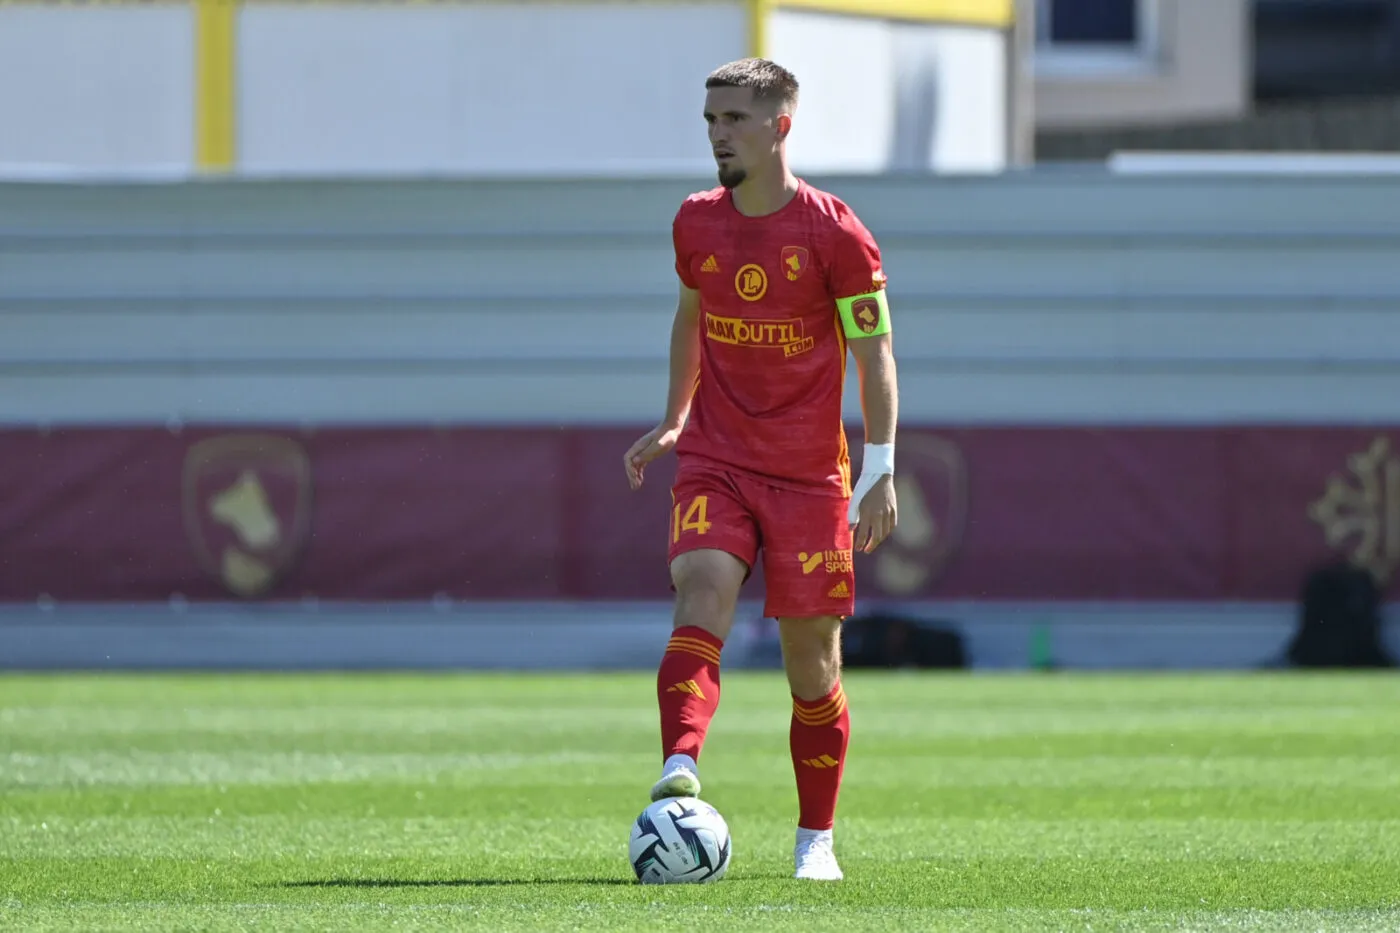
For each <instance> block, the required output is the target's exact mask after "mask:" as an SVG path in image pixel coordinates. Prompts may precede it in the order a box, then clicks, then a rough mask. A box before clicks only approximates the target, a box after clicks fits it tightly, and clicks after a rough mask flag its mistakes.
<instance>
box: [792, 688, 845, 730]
mask: <svg viewBox="0 0 1400 933" xmlns="http://www.w3.org/2000/svg"><path fill="white" fill-rule="evenodd" d="M845 711H846V694H845V692H844V691H842V690H841V688H840V687H837V688H836V695H835V696H833V697H831V698H830V699H827V700H823V701H821V702H820V703H819V704H818V705H817V706H804V705H802V701H801V700H798V699H796V698H794V699H793V701H792V715H793V718H795V719H796V720H797V721H798V722H800V723H802V724H803V725H807V726H829V725H831V724H832V723H834V722H835V721H836V720H838V719H840V718H841V714H842V713H844V712H845Z"/></svg>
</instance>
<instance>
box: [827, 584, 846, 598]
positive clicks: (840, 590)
mask: <svg viewBox="0 0 1400 933" xmlns="http://www.w3.org/2000/svg"><path fill="white" fill-rule="evenodd" d="M826 595H827V596H828V597H830V598H831V599H845V598H846V597H847V596H850V595H851V588H850V587H849V586H847V585H846V581H845V580H842V581H841V582H840V583H838V584H836V585H835V586H833V587H832V588H831V591H830V592H829V593H827V594H826Z"/></svg>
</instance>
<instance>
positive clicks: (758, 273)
mask: <svg viewBox="0 0 1400 933" xmlns="http://www.w3.org/2000/svg"><path fill="white" fill-rule="evenodd" d="M734 290H735V291H737V292H738V293H739V297H740V298H742V299H744V300H745V301H757V300H758V299H760V298H762V297H763V296H764V295H765V294H767V293H768V273H766V272H764V271H763V267H762V266H759V265H755V264H754V263H749V264H748V265H746V266H744V267H743V268H741V269H740V270H739V272H738V274H736V275H735V276H734Z"/></svg>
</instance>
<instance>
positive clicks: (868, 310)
mask: <svg viewBox="0 0 1400 933" xmlns="http://www.w3.org/2000/svg"><path fill="white" fill-rule="evenodd" d="M836 311H837V313H839V314H840V315H841V329H842V330H843V331H845V332H846V336H847V337H848V338H850V339H852V340H856V339H859V338H861V337H878V336H880V335H881V334H888V333H889V332H890V303H889V299H888V298H886V297H885V290H884V289H883V288H882V289H879V290H878V291H873V292H868V293H866V294H864V295H852V296H851V297H850V298H838V299H836Z"/></svg>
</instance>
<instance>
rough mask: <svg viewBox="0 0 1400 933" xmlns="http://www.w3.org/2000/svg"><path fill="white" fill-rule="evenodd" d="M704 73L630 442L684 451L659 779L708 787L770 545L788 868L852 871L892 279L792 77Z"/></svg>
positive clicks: (674, 531) (879, 511)
mask: <svg viewBox="0 0 1400 933" xmlns="http://www.w3.org/2000/svg"><path fill="white" fill-rule="evenodd" d="M705 87H706V97H705V121H706V122H707V123H708V124H709V137H710V145H711V148H712V150H713V153H714V158H715V161H716V162H717V164H718V168H719V182H720V186H719V187H717V188H715V189H713V190H711V191H705V192H701V193H697V194H692V195H691V196H690V197H688V198H687V199H686V200H685V202H684V203H683V204H682V205H681V207H680V209H679V211H678V212H677V214H676V217H675V221H674V223H673V226H672V234H673V240H674V246H675V256H676V272H677V275H678V276H679V277H680V299H679V302H678V305H677V309H676V316H675V321H674V323H673V325H672V331H671V371H670V390H669V394H668V396H667V401H666V414H665V417H664V418H663V419H662V420H661V423H660V424H658V425H657V426H656V427H655V428H653V429H652V430H651V431H649V432H647V433H646V434H645V435H644V436H642V437H641V438H640V439H639V440H638V441H637V442H636V443H635V444H633V445H632V447H631V449H629V450H628V451H627V453H626V455H625V457H624V466H625V469H626V472H627V477H628V481H629V483H630V484H631V487H632V488H633V489H637V488H639V487H640V486H641V485H642V482H643V475H644V472H645V468H646V465H647V464H648V463H650V462H651V461H652V460H655V459H656V458H657V457H659V456H661V455H663V454H665V453H667V452H668V451H671V450H674V451H675V453H676V456H677V474H676V479H675V483H674V485H673V487H672V490H671V495H672V501H673V509H672V511H671V514H670V516H669V518H670V524H669V528H668V535H667V539H668V541H669V554H668V560H669V562H670V571H671V582H672V588H673V589H674V591H675V593H676V604H675V617H674V628H673V632H672V635H671V639H670V642H669V643H668V644H667V646H666V651H665V654H664V655H663V657H662V659H661V664H660V670H659V671H658V675H657V701H658V704H659V706H660V713H661V740H662V757H663V759H664V763H663V765H662V774H661V779H660V780H659V781H657V782H656V785H655V786H654V787H653V788H652V791H651V795H652V799H653V800H659V799H663V798H666V797H678V796H698V795H699V793H700V778H699V767H698V764H697V762H698V761H699V758H700V750H701V746H702V745H703V744H704V741H705V734H706V731H707V730H708V728H709V725H710V721H711V719H712V718H713V717H714V715H715V711H716V709H717V708H718V706H719V697H720V689H719V687H720V676H719V675H720V652H721V649H722V647H723V645H724V641H725V639H726V638H727V637H728V635H729V632H730V629H731V627H732V626H733V623H734V610H735V604H736V603H737V601H738V598H739V591H740V588H741V586H742V585H743V583H744V581H745V580H747V579H748V577H749V575H750V573H751V571H752V568H753V567H754V565H755V562H756V561H757V560H758V558H759V554H760V551H761V552H762V558H763V572H764V576H765V579H766V582H767V593H766V598H765V605H764V614H765V615H766V616H770V617H773V618H776V619H777V620H778V628H779V632H780V638H781V642H782V652H783V666H784V668H785V670H786V672H787V679H788V685H789V688H790V690H791V693H792V722H791V728H790V731H789V743H790V746H791V750H792V765H793V770H794V772H795V774H796V778H797V796H798V801H799V812H798V820H797V844H796V847H795V850H794V861H795V863H796V872H795V874H796V877H798V878H807V879H818V880H840V879H841V877H842V873H841V868H840V866H839V864H838V862H837V860H836V855H835V851H834V849H833V845H832V827H833V825H834V823H835V815H836V801H837V796H838V794H839V792H840V787H841V776H842V773H843V771H844V768H845V763H846V747H847V740H848V737H849V734H850V716H849V713H848V711H847V708H846V695H845V693H844V692H843V691H842V689H841V655H840V644H841V643H840V630H841V623H842V620H843V619H845V618H846V617H848V616H849V615H850V614H851V611H852V609H853V607H854V598H855V580H854V576H853V573H852V567H851V554H852V549H853V547H854V548H857V549H859V550H861V551H863V552H869V551H872V550H874V549H875V548H876V547H878V546H879V544H880V542H881V541H883V540H884V539H885V537H886V536H888V535H889V533H890V532H891V531H892V530H893V528H894V526H895V520H896V514H895V493H894V485H893V472H894V435H895V421H896V409H897V392H896V383H895V365H894V357H893V353H892V351H891V345H890V317H889V306H888V303H887V300H886V297H885V275H884V273H883V271H882V269H881V262H880V251H879V248H878V247H877V246H876V243H875V240H874V238H873V237H872V236H871V235H870V233H869V231H867V230H866V228H865V227H864V225H862V224H861V222H860V221H859V220H858V219H857V218H856V215H855V214H854V213H853V212H852V211H851V209H850V208H849V207H847V206H846V205H845V204H844V203H842V202H841V201H840V200H839V199H838V198H836V197H834V196H832V195H830V194H828V193H826V192H823V191H820V190H818V189H816V188H814V187H812V186H811V185H809V184H807V183H806V182H805V181H803V180H802V179H799V178H797V177H796V176H795V175H794V174H793V173H792V171H791V169H790V168H789V165H788V157H787V139H788V135H789V133H790V132H791V131H792V125H793V115H794V112H795V110H796V105H797V94H798V85H797V81H796V79H795V78H794V77H793V75H792V74H791V73H790V72H788V71H787V70H786V69H784V68H782V67H780V66H778V65H776V64H774V63H773V62H770V61H766V60H763V59H744V60H741V61H737V62H732V63H730V64H727V65H724V66H722V67H720V68H719V69H717V70H716V71H714V72H713V73H712V74H711V75H710V76H709V77H708V79H707V80H706V82H705ZM848 348H849V350H850V353H851V355H852V356H854V358H855V361H856V366H857V368H858V371H859V375H860V388H861V402H862V408H863V412H864V418H865V456H864V459H863V460H862V465H861V475H860V478H859V480H858V481H857V482H856V484H855V488H854V490H853V489H852V487H851V483H850V460H849V457H848V449H847V446H846V436H845V432H844V429H843V427H842V420H841V411H842V405H841V398H842V391H843V388H844V383H845V372H846V354H847V349H848Z"/></svg>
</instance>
